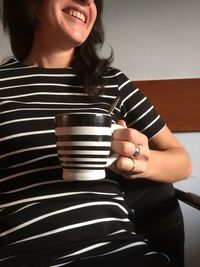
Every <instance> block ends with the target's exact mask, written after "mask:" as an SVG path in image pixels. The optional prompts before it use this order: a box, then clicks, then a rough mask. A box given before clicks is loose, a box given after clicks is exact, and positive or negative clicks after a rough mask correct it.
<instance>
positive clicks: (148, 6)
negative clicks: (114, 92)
mask: <svg viewBox="0 0 200 267" xmlns="http://www.w3.org/2000/svg"><path fill="white" fill-rule="evenodd" d="M104 2H105V16H104V18H105V25H106V26H105V30H106V38H107V44H111V45H112V46H113V48H114V50H115V55H116V60H115V65H117V66H120V67H121V69H122V70H124V71H125V73H126V74H128V76H129V77H130V78H132V79H137V80H139V79H160V78H161V79H163V78H179V77H180V78H181V77H183V78H185V77H199V76H200V46H199V44H200V1H199V0H167V1H166V0H140V1H138V0H125V1H123V2H122V1H120V0H106V1H104Z"/></svg>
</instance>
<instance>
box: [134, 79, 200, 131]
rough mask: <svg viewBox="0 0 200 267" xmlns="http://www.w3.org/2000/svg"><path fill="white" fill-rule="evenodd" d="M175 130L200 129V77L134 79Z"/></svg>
mask: <svg viewBox="0 0 200 267" xmlns="http://www.w3.org/2000/svg"><path fill="white" fill-rule="evenodd" d="M134 84H135V85H136V86H137V87H138V88H140V89H141V91H143V92H144V94H145V95H146V96H147V97H148V98H149V99H150V101H151V102H152V104H153V105H154V106H155V107H156V109H157V111H158V112H159V113H160V114H161V116H162V117H163V119H164V120H165V122H166V123H167V125H168V126H169V128H170V129H171V130H172V131H174V132H185V131H200V78H197V79H174V80H148V81H134Z"/></svg>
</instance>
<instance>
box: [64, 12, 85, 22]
mask: <svg viewBox="0 0 200 267" xmlns="http://www.w3.org/2000/svg"><path fill="white" fill-rule="evenodd" d="M62 11H63V12H64V13H65V14H67V15H69V16H72V17H74V18H77V19H78V20H80V21H82V22H83V23H86V16H85V15H84V14H83V13H81V12H80V11H77V10H73V9H63V10H62Z"/></svg>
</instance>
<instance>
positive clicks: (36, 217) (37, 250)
mask: <svg viewBox="0 0 200 267" xmlns="http://www.w3.org/2000/svg"><path fill="white" fill-rule="evenodd" d="M103 78H104V84H105V92H104V94H102V95H101V96H98V97H93V96H88V95H87V94H86V93H85V91H84V88H83V86H82V84H81V83H80V80H79V77H78V76H77V74H76V70H75V69H73V68H63V69H44V68H39V67H33V66H27V65H24V64H22V63H21V62H18V61H16V60H11V61H9V62H8V63H6V64H4V65H2V66H1V67H0V266H65V264H66V265H69V264H70V263H73V262H75V261H77V260H79V261H80V260H83V261H84V259H85V258H87V259H93V258H98V257H102V256H103V255H104V256H105V255H113V254H115V255H116V254H117V252H119V251H131V253H133V252H134V251H135V250H136V248H137V249H138V247H140V248H141V251H142V252H141V255H143V256H144V255H146V257H148V256H150V255H152V254H155V252H152V251H151V250H150V249H149V247H148V245H147V242H146V240H145V239H144V238H143V237H141V236H138V235H137V234H136V233H135V232H134V224H133V222H132V221H131V220H130V218H129V217H130V216H131V214H132V213H133V211H131V210H129V208H128V207H127V206H126V204H125V202H124V197H123V192H122V191H121V190H120V188H119V185H118V184H117V183H116V182H113V181H111V180H108V179H105V180H101V181H93V182H66V181H64V180H63V179H62V172H61V166H60V164H59V160H58V155H57V151H56V141H55V115H57V114H59V113H64V112H66V111H67V112H69V111H70V112H72V111H73V112H74V111H75V112H78V111H79V112H80V111H87V112H93V113H94V112H95V113H102V112H103V113H106V112H108V110H109V108H110V106H111V104H112V102H113V100H114V99H115V98H116V96H119V97H120V101H119V103H118V105H117V107H116V108H115V109H114V110H113V114H112V115H113V122H114V123H117V121H118V120H119V119H124V120H125V121H126V123H127V125H128V127H132V128H135V129H137V130H138V131H140V132H142V133H144V134H145V135H146V136H147V137H148V138H152V137H153V136H154V135H156V134H157V133H158V132H159V131H160V130H161V129H162V128H163V127H164V125H165V124H164V122H163V121H162V119H161V118H160V116H159V114H158V113H157V112H156V110H155V109H154V107H153V106H152V105H151V104H150V103H149V101H148V100H147V98H146V97H145V96H144V95H143V94H142V92H141V91H140V90H139V89H138V88H136V87H135V86H134V84H133V83H132V81H130V80H129V79H128V78H127V77H126V76H125V75H124V74H123V73H122V72H121V71H120V70H117V69H115V68H110V69H109V70H108V71H107V73H106V74H105V76H104V77H103ZM108 178H109V177H108ZM97 211H98V212H97ZM132 215H133V214H132ZM102 225H103V226H102ZM136 251H137V250H136ZM136 254H137V253H136ZM36 255H37V256H36ZM30 263H31V264H30ZM127 266H128V265H127Z"/></svg>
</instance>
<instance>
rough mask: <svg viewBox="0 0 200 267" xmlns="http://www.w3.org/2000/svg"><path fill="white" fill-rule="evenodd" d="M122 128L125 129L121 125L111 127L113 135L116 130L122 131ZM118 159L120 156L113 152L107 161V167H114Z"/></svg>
mask: <svg viewBox="0 0 200 267" xmlns="http://www.w3.org/2000/svg"><path fill="white" fill-rule="evenodd" d="M122 128H124V126H121V125H119V124H112V126H111V131H112V134H113V133H114V131H115V130H117V129H122ZM118 158H119V154H118V153H116V152H113V151H111V152H110V156H109V158H108V161H107V164H106V167H109V166H110V165H112V164H113V162H114V161H115V160H117V159H118Z"/></svg>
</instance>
